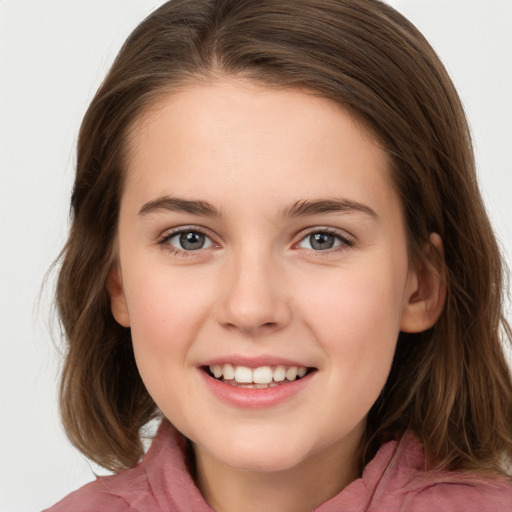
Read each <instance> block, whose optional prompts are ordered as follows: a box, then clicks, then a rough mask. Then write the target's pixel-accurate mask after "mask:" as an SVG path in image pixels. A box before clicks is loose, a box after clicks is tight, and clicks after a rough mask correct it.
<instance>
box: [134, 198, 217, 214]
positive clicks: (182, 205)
mask: <svg viewBox="0 0 512 512" xmlns="http://www.w3.org/2000/svg"><path fill="white" fill-rule="evenodd" d="M161 211H171V212H183V213H191V214H192V215H200V216H203V217H218V216H219V212H218V210H217V209H216V208H215V207H214V206H212V205H211V204H210V203H207V202H206V201H191V200H189V199H181V198H179V197H169V196H165V197H159V198H157V199H153V200H152V201H149V202H147V203H146V204H144V206H143V207H142V208H141V209H140V210H139V215H141V216H145V215H148V214H150V213H155V212H161Z"/></svg>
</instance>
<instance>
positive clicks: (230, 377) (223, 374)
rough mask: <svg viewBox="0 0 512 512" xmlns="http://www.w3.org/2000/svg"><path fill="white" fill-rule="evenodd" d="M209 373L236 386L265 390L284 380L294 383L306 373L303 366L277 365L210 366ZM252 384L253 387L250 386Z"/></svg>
mask: <svg viewBox="0 0 512 512" xmlns="http://www.w3.org/2000/svg"><path fill="white" fill-rule="evenodd" d="M209 368H210V372H211V373H212V374H213V376H214V377H215V378H216V379H221V378H223V380H225V381H234V382H236V383H238V384H248V385H250V387H256V388H266V387H274V386H277V383H278V382H283V381H284V380H285V379H286V380H288V381H294V380H295V379H296V378H297V377H299V378H300V377H304V375H306V373H307V371H308V370H307V368H306V367H305V366H288V367H286V366H283V365H278V366H275V367H271V366H260V367H258V368H253V369H251V368H249V367H247V366H233V365H232V364H230V363H226V364H222V365H221V364H215V365H211V366H210V367H209ZM253 384H254V386H252V385H253Z"/></svg>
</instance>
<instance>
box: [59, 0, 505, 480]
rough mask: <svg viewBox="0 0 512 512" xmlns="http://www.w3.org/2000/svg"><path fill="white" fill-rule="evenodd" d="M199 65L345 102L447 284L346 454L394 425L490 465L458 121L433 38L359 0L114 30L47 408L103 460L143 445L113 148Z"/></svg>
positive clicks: (498, 399)
mask: <svg viewBox="0 0 512 512" xmlns="http://www.w3.org/2000/svg"><path fill="white" fill-rule="evenodd" d="M217 76H227V77H230V76H233V77H244V78H248V79H252V80H255V81H258V82H259V83H263V84H266V85H268V86H269V87H280V88H299V89H302V90H307V91H309V92H312V93H314V94H317V95H319V96H322V97H325V98H328V99H331V100H332V101H334V102H337V103H338V104H341V105H343V106H344V107H345V108H348V109H349V110H350V111H351V112H352V114H354V115H355V116H356V117H357V118H358V119H360V120H361V121H362V122H363V123H364V124H365V126H367V127H368V128H369V129H370V130H371V131H372V132H373V133H374V134H375V135H376V137H377V138H378V140H379V141H380V143H381V144H382V147H383V148H384V150H385V151H386V152H387V153H388V155H389V157H390V160H391V162H392V176H393V180H394V185H395V187H396V189H397V191H398V193H399V195H400V198H401V201H402V205H403V211H404V216H405V221H406V229H407V236H408V243H409V251H410V255H411V258H412V259H413V260H414V259H416V260H417V259H418V258H421V257H422V255H421V254H422V253H421V247H423V246H424V244H425V243H426V242H427V241H428V240H429V235H430V233H432V232H436V233H439V234H440V236H441V238H442V239H443V242H444V266H445V272H446V285H447V298H446V304H445V307H444V310H443V312H442V314H441V317H440V319H439V321H438V322H437V324H436V325H435V326H434V327H433V328H432V329H430V330H428V331H426V332H423V333H419V334H404V333H401V334H400V336H399V339H398V344H397V349H396V354H395V358H394V362H393V365H392V369H391V373H390V375H389V378H388V381H387V383H386V385H385V388H384V390H383V391H382V393H381V395H380V397H379V398H378V400H377V402H376V403H375V404H374V406H373V407H372V409H371V410H370V412H369V415H368V420H367V428H366V435H365V439H364V440H363V441H364V449H363V450H362V453H363V455H362V461H361V462H362V464H365V463H366V462H367V461H368V460H369V459H370V458H371V457H372V456H373V455H374V453H375V451H376V450H377V448H378V446H379V444H380V443H381V442H382V439H383V438H384V436H386V435H387V434H389V433H390V432H403V431H405V430H407V429H410V430H412V431H414V432H415V433H416V435H417V436H418V437H419V439H420V440H421V441H422V443H423V445H424V447H425V451H426V453H427V455H428V458H429V460H430V462H431V464H432V466H433V467H434V466H436V467H447V468H450V469H458V470H466V471H478V472H490V473H500V472H502V473H503V472H504V469H503V460H504V458H505V459H506V460H510V459H511V458H512V437H511V436H512V383H511V376H510V370H509V368H508V366H507V363H506V359H505V357H504V352H503V347H502V342H503V341H504V340H508V339H510V329H509V327H508V325H507V323H506V321H505V318H504V316H503V314H502V311H503V308H502V300H503V297H502V296H503V291H504V287H503V265H502V260H501V257H500V252H499V248H498V245H497V242H496V240H495V236H494V234H493V231H492V228H491V225H490V222H489V220H488V216H487V213H486V211H485V208H484V205H483V201H482V199H481V195H480V192H479V189H478V185H477V180H476V173H475V164H474V157H473V150H472V144H471V137H470V132H469V129H468V124H467V121H466V117H465V114H464V111H463V108H462V106H461V102H460V100H459V97H458V95H457V92H456V91H455V89H454V86H453V84H452V82H451V80H450V78H449V76H448V74H447V72H446V70H445V68H444V67H443V65H442V64H441V62H440V60H439V58H438V57H437V55H436V53H435V52H434V50H433V49H432V48H431V46H430V45H429V44H428V42H427V41H426V40H425V38H424V37H423V36H422V35H421V34H420V32H419V31H418V30H417V29H416V28H415V27H414V26H413V25H412V24H411V23H410V22H408V21H407V20H406V19H405V18H404V17H403V16H402V15H400V14H399V13H398V12H396V11H395V10H393V9H392V8H390V7H389V6H387V5H386V4H384V3H383V2H380V1H377V0H243V1H240V0H172V1H170V2H167V3H165V4H164V5H162V6H161V7H160V8H158V9H157V10H156V11H155V12H153V13H152V14H151V15H150V16H149V17H148V18H147V19H146V20H144V21H143V22H142V23H141V24H140V25H139V26H138V27H137V28H136V29H135V31H134V32H133V33H132V34H131V36H130V37H129V38H128V40H127V41H126V43H125V44H124V46H123V47H122V49H121V51H120V53H119V55H118V56H117V58H116V60H115V62H114V64H113V66H112V68H111V69H110V71H109V73H108V75H107V77H106V78H105V80H104V82H103V84H102V85H101V87H100V88H99V90H98V91H97V93H96V95H95V97H94V99H93V100H92V103H91V104H90V107H89V109H88V110H87V113H86V115H85V117H84V120H83V123H82V126H81V129H80V133H79V140H78V149H77V165H76V180H75V184H74V190H73V196H72V225H71V229H70V234H69V239H68V241H67V243H66V246H65V247H64V249H63V251H62V253H61V257H60V258H61V261H60V262H61V267H60V273H59V277H58V282H57V305H58V311H59V314H60V319H61V322H62V326H63V330H64V332H65V337H66V343H67V345H66V358H65V363H64V368H63V373H62V381H61V389H60V406H61V414H62V419H63V423H64V426H65V428H66V431H67V434H68V437H69V438H70V440H71V441H72V443H73V444H74V445H75V446H76V447H77V448H78V449H80V450H81V451H82V452H83V453H84V454H85V455H86V456H87V457H89V458H90V459H92V460H94V461H95V462H97V463H98V464H100V465H102V466H104V467H106V468H109V469H111V470H114V471H119V470H122V469H124V468H128V467H132V466H134V465H135V464H136V463H137V462H138V461H139V460H140V458H141V456H142V454H143V446H142V443H141V436H140V433H141V428H142V427H143V426H144V425H145V424H146V423H147V422H148V421H149V420H150V419H152V418H153V417H155V416H157V415H158V414H159V412H158V410H157V408H156V405H155V403H154V402H153V400H152V398H151V397H150V396H149V394H148V392H147V391H146V389H145V387H144V385H143V383H142V381H141V378H140V376H139V374H138V371H137V367H136V364H135V360H134V355H133V351H132V345H131V339H130V331H129V329H126V328H123V327H121V326H120V325H118V324H117V323H116V322H115V320H114V318H113V316H112V314H111V311H110V301H109V297H108V294H107V291H106V280H107V276H108V274H109V271H110V269H111V267H112V264H113V262H114V261H115V257H116V230H117V223H118V214H119V204H120V198H121V194H122V191H123V180H124V168H125V165H124V161H123V160H124V158H125V157H126V156H125V155H126V146H127V140H128V138H129V134H130V129H131V127H132V126H133V124H134V123H135V122H136V121H137V119H138V118H139V117H140V116H141V114H143V113H144V112H146V111H147V109H149V108H151V107H152V106H153V105H155V104H156V102H158V100H159V99H160V98H162V97H163V96H164V95H166V94H169V92H170V91H172V90H173V89H176V88H179V87H182V86H185V87H186V85H187V84H188V83H192V82H194V81H198V80H211V79H214V78H215V77H217Z"/></svg>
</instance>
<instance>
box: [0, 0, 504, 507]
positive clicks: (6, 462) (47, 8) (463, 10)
mask: <svg viewBox="0 0 512 512" xmlns="http://www.w3.org/2000/svg"><path fill="white" fill-rule="evenodd" d="M241 1H243V0H241ZM161 3H163V2H162V1H158V0H0V21H1V26H0V45H1V46H0V48H1V50H0V51H1V68H0V86H1V96H0V98H1V104H0V108H1V111H0V119H1V139H0V140H1V147H0V158H1V160H0V172H1V174H0V342H1V345H0V407H1V409H0V512H30V511H37V510H41V509H43V508H45V507H47V506H50V505H51V504H53V503H54V502H56V501H57V500H58V499H60V498H61V497H62V496H64V495H65V494H67V493H68V492H70V491H71V490H73V489H75V488H77V487H79V486H80V485H82V484H84V483H86V482H87V481H90V480H92V479H93V478H94V475H93V473H92V470H93V469H95V470H96V469H97V468H93V467H92V466H91V465H90V464H89V463H88V462H87V461H86V460H85V459H84V458H83V457H82V456H81V455H80V454H79V453H78V452H77V451H76V450H74V449H73V448H72V447H71V446H70V444H69V443H68V441H67V440H66V438H65V436H64V434H63V431H62V429H61V427H60V423H59V417H58V411H57V404H56V395H57V384H56V383H57V375H58V369H59V364H60V363H59V361H60V360H59V354H58V350H57V349H56V346H55V345H57V346H58V345H59V337H58V334H54V341H55V344H54V341H52V338H51V328H50V317H51V300H52V299H51V290H52V285H53V278H50V280H49V282H48V285H47V286H46V288H45V289H44V290H43V292H42V293H41V295H40V290H41V286H42V282H43V279H44V276H45V273H46V271H47V270H48V268H49V267H50V265H51V263H52V261H53V260H54V259H55V258H56V256H57V255H58V253H59V250H60V248H61V247H62V245H63V243H64V240H65V236H66V230H67V222H68V213H69V196H70V191H71V186H72V180H73V162H74V145H75V142H76V135H77V131H78V127H79V123H80V120H81V117H82V116H83V114H84V112H85V109H86V107H87V105H88V102H89V101H90V100H91V98H92V96H93V94H94V91H95V90H96V88H97V87H98V85H99V84H100V81H101V79H102V78H103V76H104V74H105V73H106V71H107V69H108V67H109V65H110V63H111V61H112V59H113V57H114V56H115V54H116V53H117V51H118V49H119V48H120V46H121V44H122V42H123V40H124V39H125V38H126V36H127V35H128V34H129V33H130V32H131V30H132V29H133V28H134V27H135V25H136V24H137V23H138V22H139V21H141V20H142V19H143V18H144V17H145V16H146V15H147V14H148V13H149V12H151V11H152V10H153V9H154V8H155V7H157V6H158V5H160V4H161ZM390 3H391V4H392V5H393V6H395V7H396V8H398V9H399V10H400V11H401V12H403V13H404V14H405V15H406V16H408V17H409V18H410V19H411V20H412V21H413V22H414V23H415V24H416V25H417V26H418V27H419V28H420V30H422V31H423V32H424V34H425V35H426V36H427V38H428V39H429V40H430V41H431V42H432V44H433V45H434V47H435V48H436V50H437V51H438V53H439V54H440V56H441V58H442V60H443V61H444V62H445V64H446V66H447V67H448V70H449V71H450V73H451V75H452V77H453V79H454V81H455V84H456V86H457V87H458V89H459V91H460V94H461V96H462V99H463V101H464V104H465V106H466V109H467V113H468V115H469V119H470V122H471V126H472V130H473V135H474V141H475V146H476V154H477V162H478V168H479V173H480V178H481V186H482V189H483V193H484V197H485V199H486V202H487V206H488V208H489V211H490V215H491V218H492V220H493V222H494V225H495V227H496V230H497V233H498V236H499V238H500V239H501V241H502V244H503V247H504V251H505V253H506V254H507V257H508V255H509V254H511V249H512V228H511V227H510V226H511V223H512V205H511V198H510V195H511V185H512V177H511V174H512V169H511V166H512V121H511V119H512V92H511V91H512V0H428V1H427V0H394V1H391V2H390ZM477 271H478V269H475V272H477ZM38 297H41V300H40V301H38ZM38 302H39V303H38ZM509 318H510V314H509ZM54 331H56V330H55V329H54Z"/></svg>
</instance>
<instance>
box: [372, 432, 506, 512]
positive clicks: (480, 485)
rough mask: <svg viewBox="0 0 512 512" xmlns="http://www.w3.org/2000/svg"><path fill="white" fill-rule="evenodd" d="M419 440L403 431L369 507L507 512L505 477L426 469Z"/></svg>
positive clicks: (421, 511) (418, 511) (420, 511)
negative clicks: (402, 436)
mask: <svg viewBox="0 0 512 512" xmlns="http://www.w3.org/2000/svg"><path fill="white" fill-rule="evenodd" d="M425 465H426V464H425V456H424V452H423V448H422V446H421V444H420V443H419V441H418V440H417V439H416V438H415V437H414V436H413V435H412V434H410V433H406V435H405V436H404V438H403V439H402V441H401V442H400V443H398V445H396V450H395V452H394V455H393V456H392V458H391V460H390V463H389V464H388V465H387V467H386V469H385V471H384V472H383V474H382V476H381V479H380V481H379V484H378V485H377V488H376V490H375V494H374V500H373V501H372V505H373V506H372V507H370V510H372V511H377V510H379V511H380V510H407V512H431V511H432V510H435V511H436V512H510V511H511V510H512V484H511V482H509V481H508V480H506V479H505V478H499V477H495V478H493V477H486V476H483V475H476V474H469V473H461V472H455V471H448V470H439V471H434V470H426V468H425Z"/></svg>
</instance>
